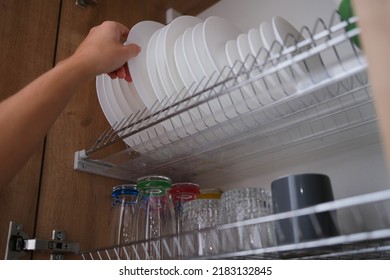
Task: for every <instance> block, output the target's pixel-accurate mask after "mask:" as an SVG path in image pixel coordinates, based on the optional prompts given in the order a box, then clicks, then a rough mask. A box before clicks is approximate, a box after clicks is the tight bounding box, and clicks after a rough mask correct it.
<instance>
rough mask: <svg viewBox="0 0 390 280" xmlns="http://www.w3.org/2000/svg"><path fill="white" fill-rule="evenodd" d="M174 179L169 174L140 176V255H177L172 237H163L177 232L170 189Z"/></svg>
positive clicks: (169, 257) (159, 257)
mask: <svg viewBox="0 0 390 280" xmlns="http://www.w3.org/2000/svg"><path fill="white" fill-rule="evenodd" d="M171 185H172V182H171V179H170V178H168V177H165V176H158V175H154V176H146V177H142V178H139V179H138V180H137V188H138V191H139V202H138V204H137V209H136V215H137V240H138V241H145V242H142V243H139V244H138V250H137V251H138V254H139V258H140V259H148V260H156V259H172V258H176V255H175V250H173V249H172V248H173V242H172V239H169V238H167V239H165V238H161V237H163V236H165V235H170V234H174V233H175V230H176V220H175V213H174V208H173V203H172V199H171V196H170V195H169V193H168V192H169V189H170V188H171Z"/></svg>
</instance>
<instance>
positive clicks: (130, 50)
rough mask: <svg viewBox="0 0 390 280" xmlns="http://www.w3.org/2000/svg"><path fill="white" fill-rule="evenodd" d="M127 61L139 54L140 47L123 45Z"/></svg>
mask: <svg viewBox="0 0 390 280" xmlns="http://www.w3.org/2000/svg"><path fill="white" fill-rule="evenodd" d="M123 47H124V48H125V53H126V56H127V60H129V59H130V58H133V57H136V56H137V55H138V54H139V53H140V52H141V47H140V46H138V45H136V44H130V45H124V46H123Z"/></svg>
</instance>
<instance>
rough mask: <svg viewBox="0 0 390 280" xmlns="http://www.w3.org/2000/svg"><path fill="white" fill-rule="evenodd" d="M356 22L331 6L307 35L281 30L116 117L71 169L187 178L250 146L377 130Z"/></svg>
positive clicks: (264, 148) (274, 146)
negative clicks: (186, 84) (252, 50)
mask: <svg viewBox="0 0 390 280" xmlns="http://www.w3.org/2000/svg"><path fill="white" fill-rule="evenodd" d="M356 20H357V19H356V18H351V19H349V21H348V22H346V21H340V20H339V16H338V14H337V13H336V12H335V13H334V14H333V16H332V17H331V19H330V21H329V23H328V24H327V23H326V22H325V21H324V20H322V19H318V20H317V21H316V23H315V25H314V28H312V29H309V28H308V27H303V28H302V29H301V30H300V31H301V33H302V35H303V36H304V37H305V38H306V39H305V40H303V41H300V42H296V40H295V38H294V37H292V36H291V35H288V36H287V37H286V38H285V41H284V42H285V43H284V44H280V43H278V42H277V41H275V42H274V44H273V45H272V47H271V50H268V51H267V50H265V49H263V48H261V49H259V51H258V53H257V55H255V56H254V55H248V56H247V57H246V59H245V60H244V61H237V62H236V63H235V65H233V67H225V68H224V69H223V70H222V71H221V72H218V73H214V75H212V76H211V77H209V78H204V80H203V81H202V82H201V83H199V84H194V85H193V86H192V87H191V88H189V89H183V90H182V91H181V92H177V93H176V94H173V95H172V96H170V97H166V98H165V99H164V100H163V101H162V102H156V103H155V104H154V105H153V107H152V108H149V109H148V110H146V109H145V110H143V111H140V112H137V113H135V114H132V115H130V116H128V117H127V118H124V119H123V120H122V121H120V122H118V123H117V124H116V125H114V126H113V127H109V128H108V129H107V130H106V131H105V132H104V133H103V134H102V135H101V136H100V137H99V138H98V139H97V140H96V142H95V143H94V144H93V145H92V146H91V147H90V148H89V149H86V150H81V151H78V152H76V153H75V162H74V167H75V169H77V170H81V171H85V172H91V173H95V174H100V175H104V176H109V177H115V178H121V179H125V180H130V181H133V180H135V179H136V178H138V177H140V176H143V175H146V174H150V173H159V174H164V175H167V176H171V177H172V178H173V179H176V180H183V179H184V180H191V179H193V177H196V176H197V175H198V174H201V173H204V172H207V171H211V170H215V169H216V168H219V169H223V167H224V165H228V164H230V163H232V162H235V161H237V159H238V158H241V159H242V158H243V157H245V156H246V155H249V154H253V151H255V153H256V156H257V157H258V158H261V156H262V155H265V154H269V153H272V152H274V151H280V150H283V149H285V148H288V147H293V146H295V145H298V144H300V143H309V142H312V143H315V144H316V145H317V149H320V148H321V147H322V146H323V147H327V146H329V145H333V144H335V141H336V142H337V141H339V140H335V138H334V137H332V135H335V134H337V135H339V137H337V139H349V140H350V139H358V138H359V136H363V135H368V134H376V133H377V128H376V113H375V109H374V107H373V104H372V99H371V97H370V93H369V91H370V90H369V89H370V86H369V83H368V80H367V75H366V72H365V70H366V61H365V59H364V56H363V55H362V54H361V51H360V50H359V49H358V48H357V47H356V46H355V45H354V44H353V43H352V42H351V40H350V39H351V38H352V37H354V36H357V35H358V34H359V29H353V30H349V31H346V26H347V25H348V24H349V23H353V22H356ZM291 42H293V43H291ZM343 134H344V135H345V137H344V136H343ZM318 139H321V143H318V142H316V140H318ZM324 139H325V140H326V139H329V142H327V141H324ZM313 141H314V142H313ZM124 143H126V145H123V144H124ZM116 145H120V147H119V148H118V149H117V150H116V152H112V150H115V149H106V148H107V147H109V146H112V147H114V146H116ZM318 145H319V146H318ZM297 152H299V151H298V150H297ZM281 157H283V155H281Z"/></svg>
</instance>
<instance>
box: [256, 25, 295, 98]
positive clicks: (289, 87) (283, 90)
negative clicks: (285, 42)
mask: <svg viewBox="0 0 390 280" xmlns="http://www.w3.org/2000/svg"><path fill="white" fill-rule="evenodd" d="M260 37H261V39H262V43H263V46H264V48H265V49H266V50H267V51H269V52H270V55H272V54H274V55H276V54H278V53H279V52H280V51H281V50H282V47H281V45H280V43H279V42H278V41H277V40H276V37H275V33H274V31H273V29H272V25H271V24H269V23H268V22H263V23H261V25H260ZM264 59H267V57H266V56H264ZM274 66H276V65H274ZM274 66H273V65H272V64H271V63H267V64H266V65H265V67H264V71H267V70H270V69H271V68H273V67H274ZM299 68H300V67H299V66H298V65H297V70H299ZM299 71H300V70H299ZM265 80H266V82H267V84H268V88H269V93H270V95H271V97H272V98H273V99H275V100H277V99H280V98H283V97H285V96H286V94H289V93H292V92H295V90H296V81H295V80H294V77H293V76H292V75H291V74H290V73H289V72H288V70H286V69H282V70H279V71H278V72H277V74H270V75H269V76H267V77H266V79H265Z"/></svg>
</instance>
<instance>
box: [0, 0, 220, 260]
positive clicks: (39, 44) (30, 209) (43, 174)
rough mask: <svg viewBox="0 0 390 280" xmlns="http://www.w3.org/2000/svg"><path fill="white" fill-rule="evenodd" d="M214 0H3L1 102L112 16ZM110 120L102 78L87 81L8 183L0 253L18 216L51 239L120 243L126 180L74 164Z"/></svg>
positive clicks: (0, 197)
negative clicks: (88, 1)
mask: <svg viewBox="0 0 390 280" xmlns="http://www.w3.org/2000/svg"><path fill="white" fill-rule="evenodd" d="M213 2H215V0H210V1H209V0H204V1H198V0H191V1H186V3H187V4H185V5H182V4H180V1H171V0H163V1H161V0H146V1H145V0H133V1H129V0H110V1H108V0H99V1H98V3H97V4H94V5H91V6H87V7H86V8H85V9H82V8H80V7H78V6H76V5H75V0H52V1H46V0H29V1H25V0H0V19H1V21H2V24H1V25H0V36H1V37H0V38H1V44H0V58H1V63H0V74H1V78H0V100H2V99H4V98H6V97H8V96H10V95H11V94H13V93H15V92H16V91H17V90H18V89H20V88H21V87H22V86H24V85H26V84H27V83H28V82H30V81H31V80H33V79H34V78H36V77H37V76H38V75H39V74H42V73H43V72H45V71H47V70H49V69H50V68H51V67H52V66H53V65H54V64H55V63H58V62H60V61H61V60H63V59H64V58H66V57H68V56H69V55H71V54H72V53H73V52H74V51H75V49H76V48H77V46H78V45H79V44H80V42H81V41H82V40H83V39H84V38H85V36H86V35H87V34H88V32H89V30H90V29H91V28H92V27H93V26H95V25H98V24H100V23H101V22H103V21H104V20H114V21H119V22H121V23H123V24H124V25H126V26H128V27H131V26H133V25H134V24H136V23H138V22H139V21H142V20H154V21H159V22H162V23H164V22H165V12H166V9H167V8H169V7H173V8H178V7H179V8H178V9H179V11H181V12H182V13H187V14H191V13H197V12H200V10H199V9H200V7H201V6H203V7H206V6H205V4H206V5H208V4H211V3H213ZM178 3H179V4H178ZM180 9H183V10H180ZM32 125H33V124H32ZM107 126H108V123H107V121H106V119H105V117H104V115H103V114H102V110H101V109H100V105H99V103H98V99H97V96H96V88H95V81H85V86H83V87H82V88H80V89H79V90H78V91H77V92H76V93H75V96H74V98H73V99H72V100H71V102H70V104H69V105H68V106H67V107H66V109H65V110H64V112H63V113H62V114H61V115H60V117H59V118H58V120H57V121H56V122H55V124H54V125H53V127H52V128H51V130H50V131H49V133H48V134H47V137H46V140H45V143H42V146H41V147H40V148H39V149H38V150H37V152H36V154H35V155H34V156H33V157H32V158H31V159H30V160H29V161H28V163H27V164H26V166H25V167H24V169H23V170H22V171H21V172H20V173H19V174H18V175H17V176H16V177H15V179H14V180H13V181H12V182H11V183H10V184H9V185H8V186H0V229H1V231H0V258H3V257H4V251H5V244H6V241H7V240H6V237H7V231H8V223H9V221H10V220H13V221H16V222H20V223H22V224H23V225H24V231H25V232H26V233H27V234H28V235H29V236H30V237H31V238H33V237H37V238H40V239H49V238H50V237H51V231H52V230H53V229H64V230H65V231H66V233H67V239H69V240H74V241H78V242H80V244H81V249H91V248H96V247H101V246H108V245H112V241H111V240H108V238H107V231H108V226H109V225H108V223H109V220H110V208H111V190H112V187H113V186H115V185H117V184H120V183H122V182H121V181H118V180H114V179H109V178H105V177H100V176H96V175H91V174H87V173H82V172H78V171H74V170H73V159H74V158H73V157H74V152H75V151H78V150H81V149H84V148H88V147H89V146H90V145H92V144H93V142H94V140H96V138H97V137H98V135H99V134H100V133H101V132H102V131H103V130H104V129H105V128H106V127H107ZM0 160H6V159H0ZM0 172H1V171H0ZM28 257H30V256H28ZM48 257H49V255H48V254H43V253H34V254H33V258H34V259H46V258H48ZM70 258H72V256H70Z"/></svg>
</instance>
